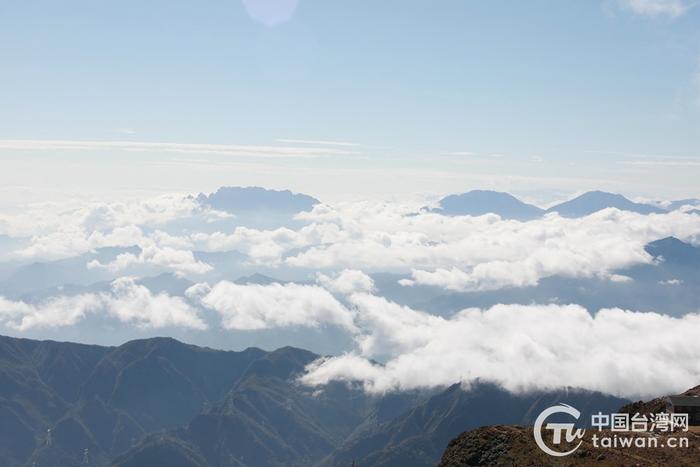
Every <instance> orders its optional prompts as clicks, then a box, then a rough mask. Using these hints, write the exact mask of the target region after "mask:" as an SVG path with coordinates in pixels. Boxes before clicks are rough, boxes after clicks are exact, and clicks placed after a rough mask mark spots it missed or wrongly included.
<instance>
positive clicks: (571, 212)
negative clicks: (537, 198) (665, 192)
mask: <svg viewBox="0 0 700 467" xmlns="http://www.w3.org/2000/svg"><path fill="white" fill-rule="evenodd" d="M607 208H616V209H619V210H621V211H631V212H636V213H639V214H654V213H664V212H666V211H665V210H664V209H661V208H659V207H656V206H652V205H651V204H644V203H635V202H634V201H631V200H629V199H627V198H625V197H624V196H622V195H621V194H618V193H609V192H606V191H600V190H595V191H589V192H586V193H584V194H582V195H580V196H577V197H576V198H573V199H571V200H569V201H565V202H563V203H560V204H557V205H556V206H552V207H551V208H549V209H547V212H556V213H558V214H559V215H560V216H562V217H584V216H588V215H589V214H593V213H594V212H598V211H601V210H603V209H607Z"/></svg>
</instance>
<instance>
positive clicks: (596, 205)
mask: <svg viewBox="0 0 700 467" xmlns="http://www.w3.org/2000/svg"><path fill="white" fill-rule="evenodd" d="M698 204H700V200H697V199H684V200H678V201H671V202H670V203H668V204H667V206H666V209H664V208H662V207H659V206H655V205H651V204H645V203H635V202H633V201H631V200H629V199H627V198H625V197H624V196H622V195H620V194H616V193H608V192H604V191H589V192H587V193H583V194H582V195H580V196H577V197H575V198H573V199H570V200H568V201H564V202H562V203H559V204H556V205H554V206H552V207H550V208H548V209H542V208H539V207H537V206H534V205H532V204H527V203H525V202H523V201H520V200H519V199H517V198H516V197H514V196H513V195H510V194H508V193H503V192H498V191H488V190H473V191H469V192H466V193H462V194H456V195H449V196H446V197H444V198H442V199H441V200H440V201H439V203H438V207H436V208H433V209H431V211H432V212H436V213H440V214H444V215H448V216H481V215H484V214H488V213H493V214H498V215H499V216H501V217H502V218H504V219H514V220H520V221H527V220H531V219H536V218H539V217H541V216H543V215H544V214H547V213H550V212H556V213H558V214H559V215H560V216H562V217H584V216H588V215H590V214H593V213H595V212H598V211H601V210H603V209H607V208H615V209H619V210H621V211H631V212H636V213H639V214H660V213H664V212H669V211H672V210H676V209H680V208H681V207H683V206H686V205H691V206H692V205H698Z"/></svg>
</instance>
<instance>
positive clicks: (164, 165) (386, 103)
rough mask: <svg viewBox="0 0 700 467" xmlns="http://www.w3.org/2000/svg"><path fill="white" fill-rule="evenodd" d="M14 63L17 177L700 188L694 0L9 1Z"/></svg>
mask: <svg viewBox="0 0 700 467" xmlns="http://www.w3.org/2000/svg"><path fill="white" fill-rule="evenodd" d="M0 62H1V63H2V64H3V65H2V73H0V89H1V90H2V91H0V163H1V164H2V167H3V170H2V171H0V172H2V174H0V184H1V185H4V186H6V187H8V186H12V187H24V188H26V189H44V190H49V189H56V190H65V189H68V188H71V189H86V190H91V189H92V190H98V189H99V190H104V189H109V190H125V189H149V190H185V191H190V190H192V191H197V190H206V189H213V188H215V187H216V186H217V185H221V184H260V185H266V186H271V187H289V188H292V189H295V190H300V191H306V192H310V193H312V194H316V195H320V196H327V197H342V196H348V195H352V194H353V193H359V192H367V193H373V194H378V195H379V194H391V193H396V194H401V193H413V192H430V193H443V192H450V191H465V190H467V189H471V188H496V189H504V190H509V191H512V192H516V193H522V194H524V195H525V196H530V197H532V198H533V199H542V200H546V199H547V198H548V197H550V198H553V197H556V196H563V195H565V194H566V193H568V192H573V191H578V190H584V189H591V188H603V189H610V190H613V191H622V192H625V193H627V194H630V195H632V196H649V197H655V196H659V197H677V196H690V195H695V196H698V195H700V193H697V192H696V188H695V185H697V175H698V174H700V157H699V156H700V154H698V149H699V146H700V144H699V142H700V137H699V136H698V135H700V6H694V5H693V3H692V2H690V1H688V2H683V1H681V0H619V1H618V0H602V1H577V2H576V1H569V2H556V1H528V2H519V1H488V2H486V1H479V2H477V1H463V0H462V1H456V0H455V1H447V0H445V1H437V2H428V1H410V0H402V1H382V2H377V1H363V0H356V1H352V2H339V1H320V0H316V1H310V0H299V1H298V2H295V1H294V0H245V1H240V0H228V1H211V2H206V4H202V3H201V2H193V1H175V0H169V1H148V2H144V1H120V2H108V1H99V2H96V1H94V0H90V1H71V0H66V1H62V2H55V1H23V2H3V3H0ZM17 140H21V141H17ZM49 140H50V141H54V142H55V141H59V142H60V141H63V142H65V141H71V142H83V143H85V144H84V146H85V147H80V148H78V147H76V144H72V145H71V144H68V145H66V144H63V145H61V144H48V143H46V141H49ZM300 140H302V141H306V142H299V141H300ZM3 141H4V143H3ZM8 141H10V142H8ZM42 141H43V142H44V143H43V144H39V143H41V142H42ZM122 141H132V142H167V143H177V144H190V145H203V144H214V145H236V146H245V147H246V148H248V149H241V148H239V149H240V150H239V151H237V152H236V151H234V152H235V154H233V153H232V152H231V150H230V148H229V149H226V150H220V149H221V148H219V149H217V150H215V151H206V150H204V149H203V148H202V147H200V146H189V147H185V150H179V149H178V150H174V149H172V148H169V149H167V150H162V149H158V148H153V147H148V148H146V149H144V148H143V147H136V148H134V147H132V148H130V150H128V151H126V150H124V148H122V147H119V146H118V145H117V146H107V147H105V146H104V145H103V146H99V145H98V146H95V145H91V144H89V143H90V142H122ZM308 141H321V142H323V141H326V142H345V143H351V144H352V145H335V144H316V143H308ZM261 147H262V149H261ZM270 147H273V148H272V149H271V152H272V153H273V154H272V157H270V155H269V154H266V153H265V149H264V148H270ZM276 147H281V148H287V149H289V148H291V149H294V150H287V149H284V150H281V149H280V150H277V149H275V148H276ZM253 148H255V149H253ZM298 148H313V150H312V151H311V152H312V153H313V154H311V155H308V154H300V153H299V151H297V150H296V149H298ZM326 150H327V151H326ZM247 151H250V152H251V154H247V153H246V152H247ZM252 153H254V154H252ZM302 153H303V151H302Z"/></svg>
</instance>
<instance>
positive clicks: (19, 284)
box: [0, 247, 141, 298]
mask: <svg viewBox="0 0 700 467" xmlns="http://www.w3.org/2000/svg"><path fill="white" fill-rule="evenodd" d="M140 251H141V249H140V248H139V247H129V248H118V247H105V248H98V249H97V250H95V251H92V252H89V253H84V254H81V255H78V256H74V257H72V258H65V259H60V260H54V261H46V262H34V263H30V264H23V265H20V266H18V267H16V268H14V269H13V270H11V271H8V274H7V277H6V279H5V280H3V281H2V282H0V295H3V296H5V297H9V298H19V297H21V296H22V295H25V294H27V293H29V292H32V291H36V290H42V289H50V288H52V287H60V286H65V285H88V284H92V283H94V282H96V281H100V280H109V279H112V278H113V277H114V274H113V273H110V272H109V271H107V270H105V269H101V268H96V269H88V268H87V267H86V264H88V263H89V262H91V261H99V262H101V263H109V262H111V261H113V260H114V259H115V258H116V257H117V256H118V255H120V254H123V253H131V254H139V252H140Z"/></svg>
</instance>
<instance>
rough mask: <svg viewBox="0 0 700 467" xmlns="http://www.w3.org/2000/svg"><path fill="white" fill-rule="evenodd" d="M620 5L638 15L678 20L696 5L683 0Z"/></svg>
mask: <svg viewBox="0 0 700 467" xmlns="http://www.w3.org/2000/svg"><path fill="white" fill-rule="evenodd" d="M620 5H621V6H622V7H623V8H624V9H626V10H629V11H631V12H633V13H636V14H638V15H645V16H669V17H672V18H676V17H678V16H681V15H683V14H684V13H686V12H687V11H688V10H689V9H690V8H691V7H692V6H693V5H694V4H693V3H691V2H686V1H683V0H620Z"/></svg>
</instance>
